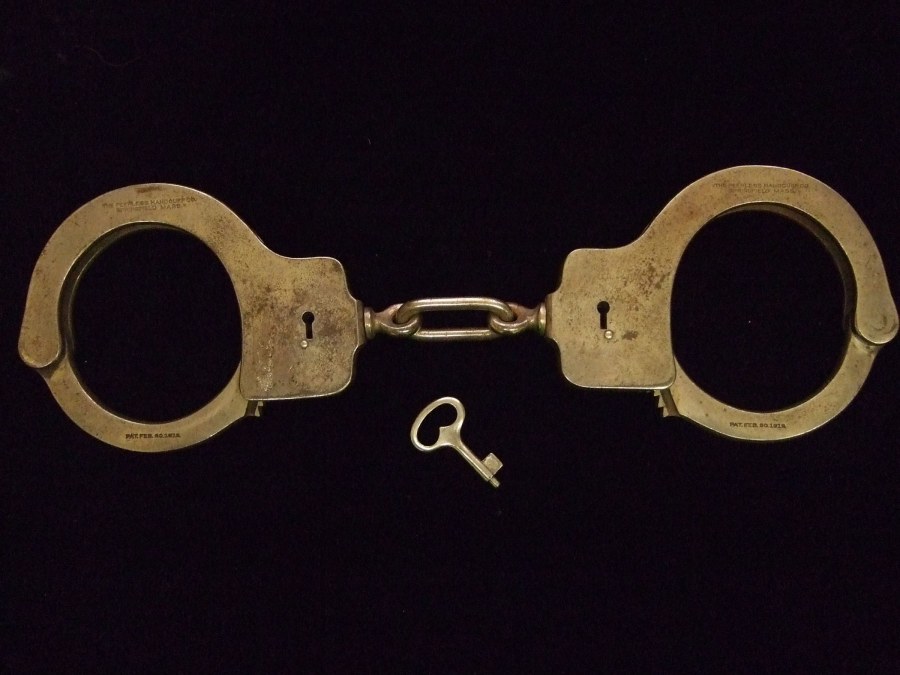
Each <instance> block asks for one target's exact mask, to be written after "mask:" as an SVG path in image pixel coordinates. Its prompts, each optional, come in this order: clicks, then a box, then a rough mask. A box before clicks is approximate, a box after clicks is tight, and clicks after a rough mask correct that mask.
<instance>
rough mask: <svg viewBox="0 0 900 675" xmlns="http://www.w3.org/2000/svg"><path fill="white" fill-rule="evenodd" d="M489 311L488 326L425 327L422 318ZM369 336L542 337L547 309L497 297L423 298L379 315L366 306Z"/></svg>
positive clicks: (445, 338)
mask: <svg viewBox="0 0 900 675" xmlns="http://www.w3.org/2000/svg"><path fill="white" fill-rule="evenodd" d="M460 311H463V312H465V311H478V312H487V314H488V318H487V325H486V326H484V327H468V328H423V327H422V316H423V315H424V314H426V313H429V312H460ZM363 322H364V324H365V330H366V337H367V338H368V339H370V340H371V339H372V338H374V337H375V336H376V335H378V334H379V333H381V334H384V335H389V336H391V337H408V338H412V339H413V340H426V341H433V342H450V341H459V340H473V341H474V340H493V339H494V338H498V337H501V336H503V335H518V334H519V333H522V332H524V331H526V330H533V331H536V332H538V333H540V334H541V335H543V333H544V330H545V328H546V325H547V308H546V306H545V305H544V303H543V302H542V303H541V304H539V305H538V306H537V307H535V308H533V309H529V308H528V307H524V306H523V305H518V304H516V303H513V302H503V301H502V300H497V299H495V298H486V297H463V298H422V299H420V300H411V301H409V302H404V303H402V304H397V305H391V306H390V307H388V308H386V309H384V310H382V311H380V312H376V311H375V310H373V309H371V308H369V307H366V308H365V310H364V312H363Z"/></svg>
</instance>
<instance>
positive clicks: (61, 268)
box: [19, 166, 898, 464]
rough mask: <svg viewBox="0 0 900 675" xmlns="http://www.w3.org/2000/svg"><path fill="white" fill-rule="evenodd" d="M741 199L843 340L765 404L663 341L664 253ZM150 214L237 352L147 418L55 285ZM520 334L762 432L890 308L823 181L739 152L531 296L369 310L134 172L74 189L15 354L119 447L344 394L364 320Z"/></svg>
mask: <svg viewBox="0 0 900 675" xmlns="http://www.w3.org/2000/svg"><path fill="white" fill-rule="evenodd" d="M742 210H743V211H746V210H751V211H752V210H761V211H770V212H775V213H779V214H781V215H784V216H786V217H788V218H790V219H791V220H793V221H795V222H797V223H798V224H799V225H801V226H803V227H805V228H807V229H809V230H810V231H811V232H812V233H813V234H814V235H815V236H816V237H817V238H818V239H819V240H820V241H821V242H822V243H823V244H824V245H825V246H826V248H827V249H828V250H829V252H830V253H831V255H832V257H833V258H834V260H835V261H836V263H837V265H838V268H839V269H840V271H841V275H842V277H843V280H844V287H845V323H846V326H845V328H846V331H847V342H846V348H845V351H844V356H843V359H842V362H841V364H840V365H839V366H838V368H837V370H836V372H835V374H834V376H833V377H832V379H831V380H830V381H829V382H828V383H827V384H826V385H825V386H824V387H823V388H822V389H821V390H820V391H818V392H816V393H814V394H813V395H812V396H811V397H810V398H809V399H807V400H806V401H804V402H802V403H800V404H798V405H795V406H791V407H789V408H787V409H785V410H780V411H776V412H754V411H746V410H740V409H738V408H734V407H732V406H729V405H727V404H725V403H722V402H720V401H717V400H716V399H714V398H712V397H711V396H709V395H708V394H706V393H705V392H703V391H702V390H701V389H700V388H699V387H697V385H696V384H694V382H693V381H692V380H691V379H690V378H689V377H688V375H687V374H686V373H685V372H684V370H683V369H682V368H681V366H680V365H679V364H678V361H677V359H676V358H675V355H674V353H673V350H672V338H671V330H670V318H671V317H670V312H671V300H672V288H673V282H674V277H675V274H676V271H677V267H678V263H679V261H680V260H681V256H682V254H683V253H684V250H685V249H686V247H687V245H688V244H689V243H690V241H691V239H692V238H693V236H694V235H695V234H696V233H697V232H698V231H699V230H700V228H702V227H703V226H704V225H706V224H707V223H709V222H711V221H712V220H714V219H716V218H718V217H720V216H723V215H725V214H728V213H733V212H735V211H742ZM155 227H167V228H174V229H178V230H182V231H184V232H187V233H189V234H192V235H193V236H195V237H197V238H199V239H200V240H201V241H203V242H204V243H205V244H206V245H207V246H208V247H209V248H210V249H211V250H212V251H213V253H215V255H216V256H217V257H218V258H219V260H220V261H221V262H222V264H223V266H224V267H225V269H226V271H227V272H228V275H229V277H230V278H231V281H232V283H233V284H234V290H235V295H236V296H237V300H238V305H239V307H240V313H241V329H242V335H243V340H242V352H241V362H240V364H237V370H236V371H235V374H234V376H233V377H232V378H231V380H230V381H229V383H228V385H226V387H225V388H224V389H223V391H222V392H221V393H220V394H219V395H218V396H216V397H215V398H214V399H213V400H212V401H210V403H208V404H207V405H206V406H204V407H203V408H201V409H200V410H198V411H197V412H195V413H193V414H191V415H188V416H187V417H184V418H182V419H180V420H174V421H171V422H165V423H160V424H150V423H145V422H140V421H135V420H129V419H126V418H123V417H121V416H119V415H116V414H114V413H113V412H111V411H110V410H108V409H106V408H105V407H104V406H103V405H102V403H101V402H99V401H97V400H96V398H95V397H94V396H93V395H92V394H91V393H90V392H88V391H87V390H86V389H85V387H84V386H83V384H82V383H81V381H80V379H79V377H78V373H77V370H76V369H75V365H74V361H73V358H72V356H73V352H74V339H73V336H72V326H71V310H72V298H73V296H74V293H75V291H76V289H77V285H78V280H79V278H80V277H81V275H82V273H83V272H84V270H85V269H86V268H87V266H88V265H89V264H90V263H91V261H92V260H93V259H94V258H95V257H96V256H97V255H98V254H99V253H100V252H101V251H102V250H103V249H104V248H106V247H107V246H109V244H111V243H112V242H113V241H115V240H116V239H118V238H119V237H121V236H125V235H127V234H129V233H131V232H135V231H138V230H142V229H147V228H155ZM472 310H474V311H482V312H486V313H487V321H486V324H485V325H484V326H483V327H469V328H453V329H433V328H432V329H428V328H423V321H422V317H423V315H424V314H425V313H428V312H435V311H438V312H444V311H472ZM310 315H312V317H314V323H313V324H312V330H313V333H312V335H311V336H308V335H307V333H306V331H307V328H308V324H307V323H305V321H306V320H307V319H309V318H310ZM304 317H305V318H304ZM526 330H534V331H536V332H538V333H541V334H546V335H547V337H548V338H550V339H551V340H553V341H554V342H555V343H556V344H557V346H558V348H559V353H560V363H561V366H562V371H563V375H564V376H565V377H566V378H567V379H568V380H569V381H570V382H572V383H573V384H576V385H578V386H580V387H589V388H611V389H646V390H651V391H654V392H655V393H656V394H657V396H658V397H659V402H660V406H661V407H662V408H663V413H664V414H665V415H673V416H681V417H685V418H687V419H690V420H692V421H694V422H696V423H697V424H700V425H702V426H704V427H706V428H708V429H710V430H712V431H715V432H717V433H720V434H724V435H726V436H731V437H734V438H740V439H745V440H755V441H763V440H778V439H784V438H790V437H793V436H797V435H799V434H803V433H806V432H808V431H811V430H813V429H815V428H817V427H819V426H821V425H822V424H824V423H825V422H826V421H828V420H829V419H831V418H832V417H834V416H835V415H837V414H838V413H839V412H840V411H841V410H843V408H844V407H846V406H847V405H848V404H849V403H850V401H851V400H852V399H853V398H854V396H855V395H856V393H857V392H858V391H859V389H860V387H861V386H862V384H863V382H864V381H865V378H866V376H867V375H868V372H869V369H870V368H871V367H872V363H873V361H874V359H875V355H876V354H877V352H878V350H879V349H880V348H881V347H882V346H883V345H884V344H886V343H887V342H889V341H890V340H891V339H892V338H893V337H894V336H895V335H896V333H897V330H898V317H897V309H896V307H895V305H894V302H893V299H892V297H891V293H890V288H889V286H888V283H887V278H886V275H885V271H884V265H883V263H882V261H881V257H880V255H879V253H878V249H877V247H876V246H875V243H874V241H873V240H872V237H871V235H870V234H869V231H868V230H867V229H866V227H865V225H864V224H863V222H862V220H861V219H860V218H859V216H858V215H857V213H856V212H855V211H854V210H853V208H852V207H851V206H850V205H849V204H848V203H847V202H846V201H845V200H844V199H843V198H842V197H841V196H840V195H838V194H837V193H836V192H835V191H834V190H832V189H831V188H829V187H828V186H826V185H825V184H823V183H821V182H820V181H818V180H816V179H814V178H811V177H809V176H807V175H805V174H802V173H799V172H796V171H792V170H790V169H783V168H778V167H768V166H741V167H734V168H731V169H725V170H723V171H718V172H716V173H713V174H710V175H709V176H706V177H705V178H701V179H700V180H698V181H696V182H695V183H693V184H692V185H689V186H688V187H687V188H685V189H684V190H682V191H681V192H680V193H679V194H678V195H677V196H676V197H675V198H674V199H673V200H672V201H671V202H669V204H668V205H666V207H665V208H664V209H663V210H662V211H661V212H660V214H659V215H658V216H657V217H656V218H655V219H654V220H653V222H652V223H651V224H650V226H649V227H648V228H647V229H646V230H645V231H644V233H643V234H642V235H641V236H640V237H639V238H638V239H637V240H635V241H634V242H632V243H631V244H628V245H627V246H623V247H620V248H614V249H578V250H576V251H572V252H571V253H570V254H569V255H568V257H567V258H566V261H565V264H564V266H563V272H562V277H561V281H560V285H559V288H557V290H556V291H554V292H553V293H551V294H550V295H549V296H547V298H546V300H545V302H543V303H541V304H539V305H538V306H537V307H535V308H533V309H529V308H527V307H523V306H521V305H517V304H515V303H506V302H502V301H500V300H496V299H493V298H486V297H466V298H426V299H422V300H414V301H411V302H406V303H403V304H396V305H392V306H390V307H388V308H387V309H385V310H383V311H381V312H375V311H374V310H372V309H369V308H363V306H362V304H361V303H360V302H359V301H358V300H356V299H355V298H354V297H353V296H352V295H351V294H350V292H349V290H348V288H347V281H346V276H345V274H344V270H343V268H342V267H341V265H340V263H339V262H338V261H337V260H334V259H333V258H321V257H318V258H285V257H283V256H280V255H278V254H276V253H274V252H272V251H270V250H269V249H268V248H266V247H265V246H264V245H263V243H262V242H261V241H260V240H259V238H258V237H257V236H256V235H255V234H254V233H253V232H252V231H251V230H250V228H249V227H247V225H246V224H245V223H244V222H243V221H241V220H240V218H238V217H237V216H236V215H235V214H234V213H232V212H231V211H230V210H229V209H228V208H227V207H226V206H225V205H223V204H222V203H220V202H218V201H217V200H215V199H213V198H212V197H210V196H209V195H206V194H203V193H202V192H198V191H196V190H192V189H190V188H186V187H181V186H178V185H167V184H147V185H133V186H130V187H126V188H122V189H120V190H114V191H113V192H109V193H107V194H105V195H102V196H101V197H98V198H96V199H94V200H92V201H91V202H88V203H87V204H86V205H85V206H83V207H81V208H80V209H78V210H77V211H76V212H75V213H73V214H72V215H71V216H70V217H69V218H67V219H66V220H65V221H64V222H63V223H62V225H60V227H59V229H57V231H56V232H55V233H54V234H53V236H52V237H51V238H50V241H49V242H48V243H47V246H46V247H45V248H44V251H43V252H42V253H41V256H40V258H39V259H38V262H37V265H36V267H35V270H34V275H33V277H32V280H31V285H30V287H29V291H28V297H27V300H26V305H25V316H24V319H23V323H22V331H21V334H20V337H19V353H20V355H21V356H22V359H23V360H24V361H25V363H26V364H28V365H29V366H31V367H33V368H35V369H36V370H37V371H38V372H39V373H40V374H41V376H42V377H43V378H44V379H45V380H46V382H47V384H48V385H49V387H50V390H51V392H52V393H53V395H54V397H55V398H56V400H57V402H58V403H59V404H60V406H61V407H62V408H63V410H64V411H65V412H66V414H68V415H69V417H71V418H72V420H73V421H75V423H76V424H78V425H79V426H80V427H82V428H83V429H85V430H86V431H87V432H88V433H90V434H92V435H94V436H95V437H97V438H99V439H100V440H103V441H105V442H107V443H110V444H112V445H115V446H118V447H121V448H126V449H129V450H139V451H146V452H153V451H160V450H171V449H175V448H180V447H185V446H188V445H192V444H194V443H198V442H200V441H202V440H205V439H207V438H209V437H210V436H212V435H213V434H215V433H217V432H218V431H220V430H221V429H223V428H225V427H226V426H228V425H229V424H231V423H232V422H234V421H236V420H237V419H240V418H241V417H243V416H246V415H257V414H259V410H260V408H261V406H262V404H263V402H265V401H269V400H278V399H289V398H306V397H314V396H325V395H329V394H334V393H337V392H339V391H341V390H343V389H344V387H346V386H347V385H348V384H349V382H350V381H351V379H352V376H353V368H354V357H355V354H356V350H357V349H358V348H359V347H360V346H361V345H362V344H363V342H364V341H365V340H366V339H367V338H368V339H371V338H374V337H375V336H376V335H378V334H385V335H389V336H394V337H411V338H413V339H417V340H431V341H446V340H485V339H493V338H495V337H498V336H501V335H515V334H518V333H521V332H523V331H526ZM461 420H462V412H461V410H460V418H459V421H460V423H461ZM486 463H487V462H485V464H486Z"/></svg>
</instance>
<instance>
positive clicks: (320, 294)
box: [19, 184, 364, 451]
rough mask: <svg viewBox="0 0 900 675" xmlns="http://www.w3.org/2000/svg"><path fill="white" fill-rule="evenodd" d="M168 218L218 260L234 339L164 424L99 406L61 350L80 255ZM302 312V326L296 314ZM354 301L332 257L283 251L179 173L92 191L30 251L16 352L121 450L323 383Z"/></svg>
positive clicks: (172, 442)
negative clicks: (195, 406) (194, 398)
mask: <svg viewBox="0 0 900 675" xmlns="http://www.w3.org/2000/svg"><path fill="white" fill-rule="evenodd" d="M153 227H172V228H177V229H179V230H182V231H184V232H187V233H189V234H192V235H193V236H195V237H197V238H198V239H200V240H201V241H203V243H205V244H206V245H207V246H208V247H209V248H210V249H211V250H212V252H213V253H215V254H216V256H217V257H218V258H219V260H221V261H222V264H223V266H224V267H225V270H226V271H227V272H228V275H229V277H230V278H231V281H232V283H233V284H234V292H235V295H236V296H237V300H238V305H239V307H240V314H241V329H242V334H243V346H242V354H241V363H240V365H239V367H238V369H237V371H236V373H235V376H234V377H233V378H232V380H231V381H230V382H229V383H228V385H227V386H226V387H225V389H224V390H223V392H222V393H221V394H219V395H218V396H217V397H216V398H215V399H214V400H213V401H211V402H210V403H209V404H208V405H207V406H205V407H204V408H203V409H201V410H200V411H198V412H196V413H194V414H192V415H190V416H188V417H186V418H183V419H181V420H175V421H172V422H167V423H164V424H147V423H142V422H137V421H133V420H128V419H125V418H122V417H120V416H118V415H115V414H114V413H112V412H110V411H109V410H107V409H106V408H104V407H103V406H102V404H101V403H100V402H99V401H97V400H96V399H95V398H94V397H93V396H91V395H90V394H89V393H88V392H87V391H86V390H85V389H84V387H83V385H82V384H81V382H80V380H79V378H78V374H77V371H76V369H75V366H74V363H73V361H72V350H73V340H72V329H71V325H70V321H69V318H70V316H71V308H72V297H73V295H74V293H75V290H76V287H77V284H78V279H79V277H80V275H81V274H82V272H83V271H84V270H85V269H86V268H87V266H88V265H89V264H90V262H91V261H92V260H93V259H94V258H95V257H96V256H97V255H98V254H99V253H100V252H101V251H102V250H103V249H104V248H106V247H107V246H109V245H110V244H111V243H112V242H113V241H115V240H116V239H118V238H119V237H121V236H124V235H127V234H128V233H131V232H135V231H137V230H140V229H146V228H153ZM307 312H308V313H310V314H311V315H312V316H313V317H314V319H313V321H312V331H313V334H312V337H311V338H310V339H307V334H306V326H307V323H306V322H305V321H304V320H303V316H304V314H306V313H307ZM361 317H362V307H361V306H360V304H359V302H358V301H357V300H355V299H354V298H353V297H352V296H351V295H350V293H349V291H348V290H347V283H346V279H345V275H344V270H343V268H342V267H341V265H340V263H339V262H338V261H337V260H334V259H332V258H300V259H295V258H284V257H282V256H280V255H278V254H276V253H273V252H272V251H270V250H269V249H268V248H266V247H265V245H263V243H262V242H261V241H260V240H259V238H258V237H257V236H256V235H255V234H254V233H253V231H252V230H250V228H249V227H247V225H246V224H245V223H244V222H243V221H241V219H240V218H238V217H237V216H236V215H235V214H234V213H233V212H232V211H230V210H229V209H228V208H227V207H226V206H225V205H224V204H222V203H221V202H219V201H217V200H215V199H213V198H212V197H210V196H209V195H206V194H203V193H202V192H198V191H196V190H192V189H190V188H186V187H181V186H178V185H165V184H150V185H133V186H130V187H126V188H122V189H119V190H114V191H112V192H109V193H107V194H105V195H102V196H100V197H98V198H96V199H94V200H92V201H91V202H88V203H87V204H86V205H84V206H83V207H81V208H80V209H78V210H77V211H76V212H75V213H73V214H72V215H71V216H70V217H69V218H67V219H66V220H65V221H64V222H63V223H62V225H60V227H59V229H57V230H56V232H55V233H54V234H53V236H52V237H51V239H50V241H49V242H48V243H47V245H46V247H45V248H44V251H43V252H42V253H41V256H40V258H39V259H38V262H37V265H36V267H35V270H34V275H33V276H32V280H31V286H30V287H29V291H28V298H27V301H26V305H25V317H24V320H23V323H22V332H21V334H20V336H19V353H20V354H21V356H22V359H23V360H24V361H25V363H27V364H28V365H29V366H32V367H33V368H36V369H38V371H39V372H40V374H41V375H42V376H43V377H44V379H45V380H46V381H47V384H48V385H49V386H50V389H51V391H52V392H53V395H54V396H55V397H56V400H57V401H58V402H59V404H60V406H61V407H62V408H63V410H65V411H66V413H67V414H68V415H69V416H70V417H71V418H72V419H73V421H75V423H76V424H78V425H79V426H80V427H82V428H83V429H85V430H86V431H87V432H88V433H90V434H92V435H94V436H96V437H97V438H99V439H101V440H103V441H105V442H107V443H110V444H111V445H115V446H118V447H120V448H125V449H128V450H141V451H158V450H171V449H174V448H179V447H184V446H188V445H192V444H194V443H197V442H200V441H202V440H205V439H206V438H209V437H210V436H212V435H213V434H215V433H217V432H218V431H220V430H221V429H223V428H225V427H226V426H228V425H229V424H231V423H232V422H234V421H235V420H237V419H239V418H240V417H242V416H244V415H247V414H256V413H257V412H258V407H259V405H260V402H262V401H266V400H272V399H285V398H303V397H311V396H325V395H327V394H334V393H336V392H338V391H340V390H342V389H343V388H344V387H346V386H347V385H348V384H349V383H350V380H351V378H352V375H353V360H354V355H355V352H356V349H357V348H358V347H359V345H360V344H361V343H362V341H363V339H364V336H363V328H362V319H361Z"/></svg>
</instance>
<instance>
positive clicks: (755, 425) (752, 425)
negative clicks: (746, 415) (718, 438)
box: [728, 421, 787, 429]
mask: <svg viewBox="0 0 900 675" xmlns="http://www.w3.org/2000/svg"><path fill="white" fill-rule="evenodd" d="M728 426H731V427H738V428H741V429H787V425H786V424H785V423H784V422H735V421H731V422H729V423H728Z"/></svg>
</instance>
